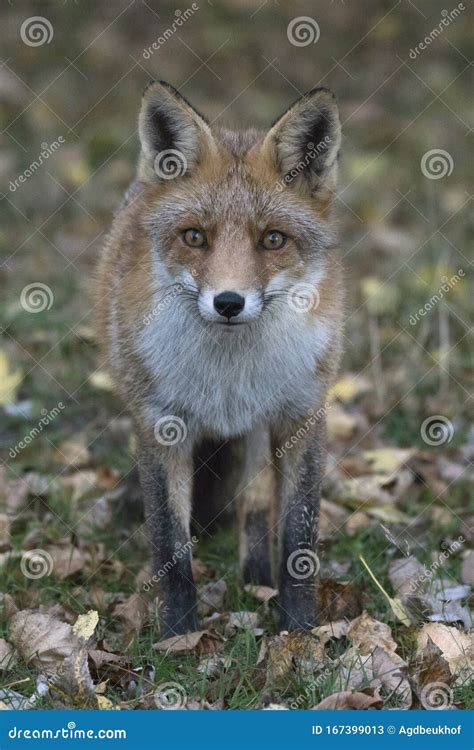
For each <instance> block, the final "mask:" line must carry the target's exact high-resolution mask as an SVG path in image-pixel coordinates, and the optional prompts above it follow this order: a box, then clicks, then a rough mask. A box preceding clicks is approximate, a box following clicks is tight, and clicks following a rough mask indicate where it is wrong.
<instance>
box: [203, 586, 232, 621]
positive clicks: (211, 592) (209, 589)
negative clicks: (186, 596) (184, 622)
mask: <svg viewBox="0 0 474 750" xmlns="http://www.w3.org/2000/svg"><path fill="white" fill-rule="evenodd" d="M226 593H227V584H226V582H225V581H224V579H222V578H221V579H219V580H218V581H212V582H211V583H206V584H204V586H201V587H199V588H198V611H199V614H200V616H201V617H205V616H206V615H209V614H210V613H211V612H213V611H215V610H219V609H221V608H222V605H223V603H224V599H225V595H226Z"/></svg>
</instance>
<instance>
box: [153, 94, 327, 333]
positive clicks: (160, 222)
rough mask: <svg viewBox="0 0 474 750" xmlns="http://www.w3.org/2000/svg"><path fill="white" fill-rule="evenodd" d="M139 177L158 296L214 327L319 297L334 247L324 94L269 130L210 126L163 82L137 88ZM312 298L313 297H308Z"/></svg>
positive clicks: (306, 100) (291, 111)
mask: <svg viewBox="0 0 474 750" xmlns="http://www.w3.org/2000/svg"><path fill="white" fill-rule="evenodd" d="M139 134H140V142H141V154H140V159H139V166H138V179H139V181H140V183H141V184H142V185H143V186H144V190H145V192H146V196H147V197H146V205H147V214H146V218H145V224H146V231H147V233H148V236H149V239H150V242H151V247H152V255H153V263H152V267H153V274H154V277H155V278H154V281H155V282H156V284H157V286H158V287H159V288H160V289H170V288H172V287H176V288H179V289H180V290H181V292H182V294H183V297H185V298H186V299H187V300H188V302H189V306H188V308H190V309H191V312H192V314H194V315H197V316H200V318H201V320H202V319H203V320H204V321H206V322H207V323H208V324H215V325H216V326H217V325H218V324H222V325H223V326H225V328H223V329H222V330H230V329H233V328H234V326H237V325H243V324H252V323H254V322H255V321H257V320H259V319H260V318H263V317H264V313H265V311H267V310H271V309H273V311H274V312H275V313H277V312H278V311H279V310H281V309H282V306H283V305H284V304H286V303H287V302H288V301H290V303H291V300H292V301H293V304H294V305H295V306H296V307H298V306H299V307H304V306H305V305H308V304H309V305H311V304H312V302H313V301H314V300H316V299H318V293H317V291H316V290H317V287H318V284H320V283H322V281H323V279H324V278H325V273H326V269H327V265H328V257H327V256H328V252H327V251H328V248H329V247H330V246H331V243H332V241H333V240H332V233H331V230H330V222H329V216H330V207H331V202H332V198H333V194H334V190H335V187H336V176H337V157H338V151H339V145H340V140H341V134H340V124H339V116H338V109H337V104H336V100H335V97H334V95H333V94H332V93H331V92H330V91H329V90H328V89H322V88H318V89H314V90H312V91H310V92H309V93H308V94H306V95H305V96H303V97H302V98H301V99H299V100H298V101H297V102H296V103H295V104H294V105H293V106H291V107H290V108H289V109H288V110H287V111H286V112H285V113H284V114H283V115H282V117H281V118H279V119H278V120H277V121H276V122H275V123H274V124H273V126H272V127H271V128H270V130H269V131H268V132H267V133H262V132H259V131H256V130H252V131H245V132H240V133H232V132H229V131H226V130H218V129H214V128H212V127H211V125H210V124H209V123H208V122H206V120H205V119H204V118H203V117H202V116H201V115H200V114H198V113H197V112H196V111H195V110H194V109H193V107H191V105H190V104H189V103H188V102H187V101H186V100H185V99H184V98H183V97H182V96H181V95H180V94H179V93H178V92H177V91H176V90H175V89H174V88H173V87H172V86H170V85H169V84H167V83H164V82H160V83H157V82H153V83H151V84H150V85H149V86H148V87H147V89H146V90H145V93H144V96H143V102H142V107H141V111H140V116H139ZM311 290H314V295H313V296H312V291H311Z"/></svg>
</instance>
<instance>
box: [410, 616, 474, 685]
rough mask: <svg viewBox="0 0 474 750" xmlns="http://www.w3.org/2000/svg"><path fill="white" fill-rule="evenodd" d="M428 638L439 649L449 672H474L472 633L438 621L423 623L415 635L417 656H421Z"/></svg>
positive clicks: (463, 673)
mask: <svg viewBox="0 0 474 750" xmlns="http://www.w3.org/2000/svg"><path fill="white" fill-rule="evenodd" d="M428 639H430V640H431V641H432V643H434V644H435V645H436V646H437V647H438V648H439V649H440V651H441V654H442V656H443V659H445V660H446V661H447V662H448V665H449V669H450V670H451V674H452V675H455V676H459V677H462V675H468V676H469V675H470V676H472V673H473V672H474V638H473V634H472V633H462V632H461V631H460V630H458V629H457V628H454V627H452V626H450V625H444V624H443V623H439V622H430V623H426V624H425V625H423V627H422V628H421V630H420V632H419V633H418V635H417V639H416V640H417V657H421V655H422V654H423V651H424V649H426V647H427V645H428V642H429V641H428Z"/></svg>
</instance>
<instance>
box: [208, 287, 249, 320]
mask: <svg viewBox="0 0 474 750" xmlns="http://www.w3.org/2000/svg"><path fill="white" fill-rule="evenodd" d="M244 306H245V299H244V297H241V295H240V294H237V292H221V293H220V294H218V295H217V296H216V297H214V307H215V309H216V310H217V312H218V313H219V315H222V316H223V317H224V318H227V320H230V319H231V318H235V317H236V315H238V314H239V313H241V312H242V310H243V309H244Z"/></svg>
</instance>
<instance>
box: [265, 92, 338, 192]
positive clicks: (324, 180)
mask: <svg viewBox="0 0 474 750" xmlns="http://www.w3.org/2000/svg"><path fill="white" fill-rule="evenodd" d="M340 144H341V125H340V122H339V112H338V107H337V102H336V97H335V96H334V94H333V93H332V91H330V90H329V89H324V88H317V89H313V90H312V91H310V92H308V93H307V94H305V95H304V96H303V97H302V98H301V99H299V100H298V101H297V102H296V103H295V104H294V105H293V106H292V107H290V109H289V110H287V112H285V114H284V115H282V117H280V119H279V120H277V122H276V123H274V125H273V126H272V128H271V129H270V131H269V133H268V134H267V136H266V138H265V140H264V142H263V147H262V149H263V151H264V152H266V153H267V154H268V155H269V156H270V158H271V159H273V161H274V162H276V165H277V169H278V171H279V173H280V175H281V177H282V183H281V184H282V185H285V186H288V187H293V188H296V189H299V190H302V191H304V192H306V193H309V194H311V195H312V196H314V197H317V198H320V199H322V200H327V199H328V198H329V197H330V195H331V193H333V192H334V190H335V188H336V183H337V156H338V152H339V147H340Z"/></svg>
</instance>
